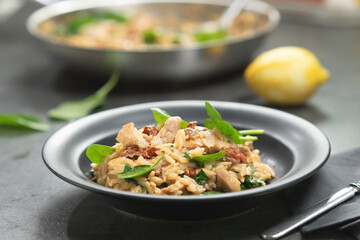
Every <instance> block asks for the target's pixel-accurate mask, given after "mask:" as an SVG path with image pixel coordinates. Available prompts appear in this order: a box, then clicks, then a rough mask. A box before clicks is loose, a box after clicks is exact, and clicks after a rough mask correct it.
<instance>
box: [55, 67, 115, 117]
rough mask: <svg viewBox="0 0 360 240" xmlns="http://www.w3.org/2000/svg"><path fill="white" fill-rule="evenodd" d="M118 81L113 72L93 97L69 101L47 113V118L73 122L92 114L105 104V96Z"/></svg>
mask: <svg viewBox="0 0 360 240" xmlns="http://www.w3.org/2000/svg"><path fill="white" fill-rule="evenodd" d="M118 81H119V74H118V73H117V72H114V73H113V74H112V76H111V78H110V79H109V81H108V82H107V83H106V84H105V85H104V86H102V87H101V88H100V89H99V90H97V91H96V92H95V93H94V94H93V95H91V96H89V97H87V98H85V99H82V100H79V101H69V102H64V103H62V104H60V105H59V106H57V107H55V108H53V109H51V110H49V111H48V116H49V117H50V118H51V119H56V120H67V121H71V120H75V119H78V118H81V117H85V116H87V115H89V114H90V113H92V112H93V111H94V110H95V109H96V108H98V107H101V106H103V105H104V104H105V102H106V99H107V95H108V94H109V92H110V91H111V90H112V89H113V88H114V87H115V85H116V84H117V83H118Z"/></svg>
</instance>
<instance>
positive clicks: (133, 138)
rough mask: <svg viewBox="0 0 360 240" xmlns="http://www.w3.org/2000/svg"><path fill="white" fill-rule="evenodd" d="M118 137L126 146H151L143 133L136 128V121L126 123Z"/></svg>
mask: <svg viewBox="0 0 360 240" xmlns="http://www.w3.org/2000/svg"><path fill="white" fill-rule="evenodd" d="M116 139H117V140H118V141H119V142H120V143H122V144H123V145H125V146H139V148H145V147H147V146H149V143H148V142H146V140H145V138H144V137H143V135H142V134H141V133H140V132H139V131H138V130H137V129H136V128H135V125H134V123H128V124H126V125H124V126H123V127H122V128H121V130H120V131H119V134H118V135H117V138H116Z"/></svg>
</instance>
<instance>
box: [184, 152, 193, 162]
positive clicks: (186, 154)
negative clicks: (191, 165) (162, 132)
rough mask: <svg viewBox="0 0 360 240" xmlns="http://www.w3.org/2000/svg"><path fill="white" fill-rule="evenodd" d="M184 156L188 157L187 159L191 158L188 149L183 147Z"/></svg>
mask: <svg viewBox="0 0 360 240" xmlns="http://www.w3.org/2000/svg"><path fill="white" fill-rule="evenodd" d="M184 157H186V158H187V159H189V160H192V158H191V157H190V151H189V149H185V152H184Z"/></svg>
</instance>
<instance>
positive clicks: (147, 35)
mask: <svg viewBox="0 0 360 240" xmlns="http://www.w3.org/2000/svg"><path fill="white" fill-rule="evenodd" d="M156 38H157V34H156V33H155V31H154V30H153V29H149V30H147V31H145V32H143V39H144V42H145V43H147V44H154V43H156Z"/></svg>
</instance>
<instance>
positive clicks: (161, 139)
mask: <svg viewBox="0 0 360 240" xmlns="http://www.w3.org/2000/svg"><path fill="white" fill-rule="evenodd" d="M180 123H181V118H179V117H170V118H168V119H167V120H166V121H165V124H164V126H163V127H162V128H161V130H160V132H159V133H158V134H157V135H156V136H155V137H154V138H153V139H152V141H151V145H154V146H157V145H160V144H164V143H173V142H174V139H175V135H176V133H177V131H179V129H180Z"/></svg>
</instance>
